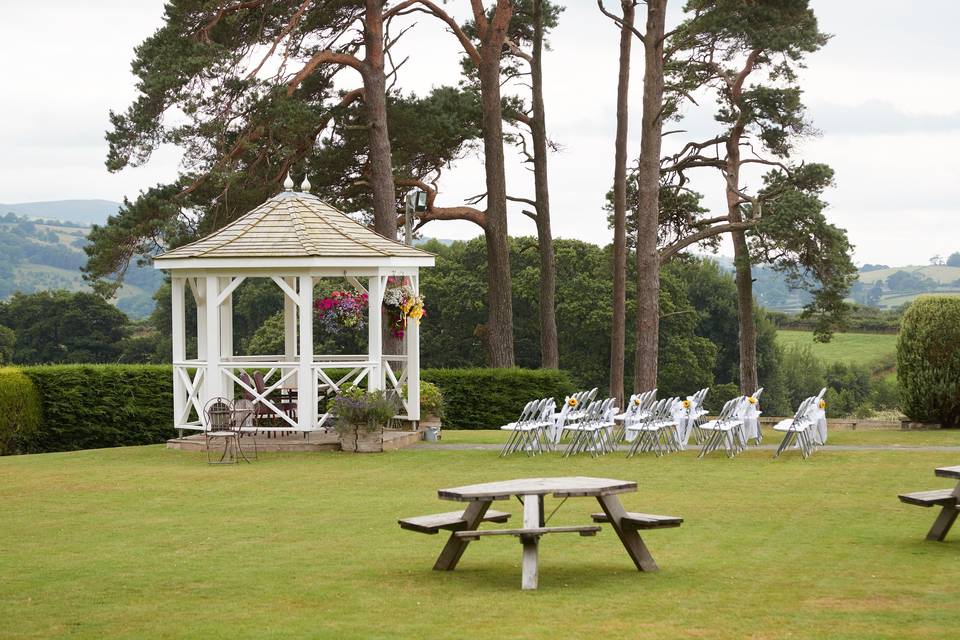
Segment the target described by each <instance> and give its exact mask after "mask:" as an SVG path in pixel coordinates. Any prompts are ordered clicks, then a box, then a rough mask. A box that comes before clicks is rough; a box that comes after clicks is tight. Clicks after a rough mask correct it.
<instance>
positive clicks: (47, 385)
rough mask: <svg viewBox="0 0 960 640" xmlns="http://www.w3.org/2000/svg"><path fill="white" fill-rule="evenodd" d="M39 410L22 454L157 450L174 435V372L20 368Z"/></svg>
mask: <svg viewBox="0 0 960 640" xmlns="http://www.w3.org/2000/svg"><path fill="white" fill-rule="evenodd" d="M21 371H22V372H23V374H24V375H26V376H27V377H28V378H29V379H30V380H31V381H32V382H33V384H34V385H35V387H36V389H37V391H38V392H39V396H40V399H41V403H42V406H43V422H42V428H40V429H38V430H37V431H36V432H35V433H33V434H32V435H30V436H29V437H27V438H25V439H24V440H23V442H22V447H21V448H20V451H21V452H24V453H37V452H43V451H72V450H75V449H97V448H101V447H121V446H127V445H141V444H157V443H160V442H164V441H165V440H167V439H168V438H172V437H174V435H175V432H174V429H173V382H172V381H173V372H172V369H171V368H170V367H169V366H160V365H50V366H41V367H24V368H23V369H22V370H21Z"/></svg>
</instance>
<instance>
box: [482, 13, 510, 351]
mask: <svg viewBox="0 0 960 640" xmlns="http://www.w3.org/2000/svg"><path fill="white" fill-rule="evenodd" d="M499 4H500V3H498V11H499V10H500V8H499ZM507 10H508V11H509V8H508V9H507ZM507 24H509V20H508V21H507ZM507 24H502V26H501V25H500V24H498V23H497V22H496V21H492V22H491V23H490V24H489V26H488V27H487V30H488V33H487V34H485V37H484V38H483V44H482V46H481V48H480V64H479V65H478V72H479V76H480V94H481V95H480V99H481V106H482V108H483V120H482V124H483V154H484V165H485V167H484V168H485V169H486V178H487V210H486V227H485V230H484V237H485V238H486V241H487V261H488V262H487V285H488V288H489V291H488V294H487V299H488V302H489V306H490V309H489V318H488V326H487V350H488V354H489V358H490V366H492V367H512V366H513V365H514V354H513V295H512V289H511V277H510V247H509V243H508V241H507V180H506V175H505V172H504V158H503V123H502V117H503V115H502V112H501V103H500V54H501V48H502V47H503V43H504V41H505V40H506V27H507Z"/></svg>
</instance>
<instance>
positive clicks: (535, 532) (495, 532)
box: [453, 524, 600, 540]
mask: <svg viewBox="0 0 960 640" xmlns="http://www.w3.org/2000/svg"><path fill="white" fill-rule="evenodd" d="M599 532H600V527H598V526H596V525H589V524H588V525H581V526H573V527H531V528H525V529H487V530H485V531H457V532H456V533H454V534H453V535H455V536H456V537H458V538H460V539H462V540H474V539H479V538H483V537H486V536H517V537H520V538H530V537H534V536H542V535H545V534H547V533H579V534H580V535H581V536H595V535H597V533H599Z"/></svg>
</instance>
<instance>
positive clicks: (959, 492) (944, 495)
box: [897, 466, 960, 542]
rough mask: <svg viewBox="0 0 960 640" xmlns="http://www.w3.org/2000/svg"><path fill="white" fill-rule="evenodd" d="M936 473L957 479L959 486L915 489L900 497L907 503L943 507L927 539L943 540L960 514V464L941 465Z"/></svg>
mask: <svg viewBox="0 0 960 640" xmlns="http://www.w3.org/2000/svg"><path fill="white" fill-rule="evenodd" d="M934 474H935V475H936V476H937V477H940V478H953V479H955V480H957V481H958V482H957V486H956V487H954V488H953V489H932V490H929V491H915V492H913V493H901V494H900V495H899V496H897V497H898V498H900V502H903V503H905V504H912V505H917V506H920V507H933V506H939V507H941V509H940V513H939V514H938V515H937V519H936V520H934V521H933V526H931V527H930V531H928V532H927V540H935V541H937V542H942V541H943V539H944V538H946V537H947V534H948V533H949V532H950V528H951V527H952V526H953V523H954V522H955V521H956V520H957V515H958V514H960V466H956V467H940V468H939V469H936V470H935V471H934Z"/></svg>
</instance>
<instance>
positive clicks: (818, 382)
mask: <svg viewBox="0 0 960 640" xmlns="http://www.w3.org/2000/svg"><path fill="white" fill-rule="evenodd" d="M780 366H781V372H782V376H781V379H782V380H783V382H784V384H785V386H786V388H787V400H788V402H789V406H790V409H789V413H792V412H793V411H794V410H795V409H796V408H797V406H799V404H800V403H801V402H803V400H804V398H807V397H809V396H812V395H816V394H817V393H819V391H820V389H822V388H823V387H825V386H827V376H826V371H825V367H824V364H823V361H822V360H820V359H819V358H818V357H816V356H815V355H813V349H811V348H810V346H809V345H802V346H800V345H792V346H790V347H787V348H786V349H784V350H783V358H782V359H781V365H780ZM789 413H788V415H789Z"/></svg>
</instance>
